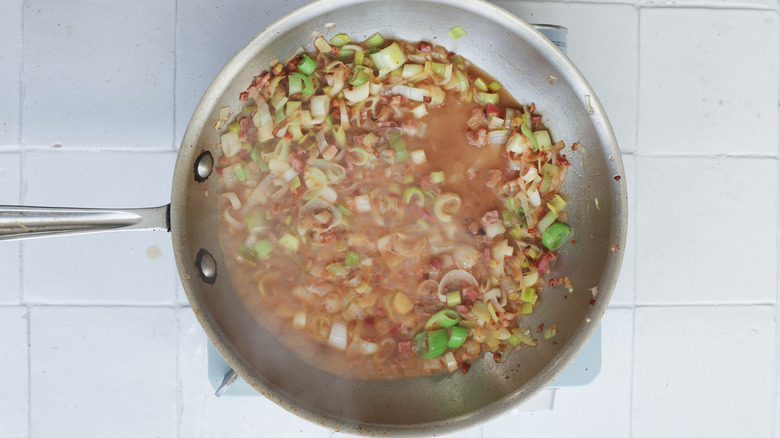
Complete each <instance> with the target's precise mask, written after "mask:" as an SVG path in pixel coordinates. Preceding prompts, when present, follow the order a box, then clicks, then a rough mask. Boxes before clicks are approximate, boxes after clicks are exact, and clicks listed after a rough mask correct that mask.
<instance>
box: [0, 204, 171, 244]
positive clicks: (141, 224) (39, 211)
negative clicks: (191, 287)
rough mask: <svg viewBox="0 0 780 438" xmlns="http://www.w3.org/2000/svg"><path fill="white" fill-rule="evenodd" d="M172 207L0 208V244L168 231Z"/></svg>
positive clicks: (169, 229) (6, 206)
mask: <svg viewBox="0 0 780 438" xmlns="http://www.w3.org/2000/svg"><path fill="white" fill-rule="evenodd" d="M170 211H171V205H170V204H167V205H163V206H160V207H152V208H131V209H125V210H103V209H97V208H59V207H23V206H8V205H2V206H0V240H18V239H30V238H35V237H47V236H52V235H60V234H83V233H98V232H104V231H121V230H165V231H171V221H170Z"/></svg>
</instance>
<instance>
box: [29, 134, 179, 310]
mask: <svg viewBox="0 0 780 438" xmlns="http://www.w3.org/2000/svg"><path fill="white" fill-rule="evenodd" d="M175 159H176V154H175V153H173V152H171V151H167V152H144V153H137V152H116V151H103V152H67V151H66V149H65V148H63V149H60V150H56V151H40V152H39V151H36V152H29V153H27V154H26V155H25V158H24V163H23V168H24V179H25V181H24V187H25V189H24V193H23V199H22V200H23V202H24V203H25V204H28V205H43V206H52V205H54V206H68V207H92V208H130V207H153V206H159V205H164V204H166V203H168V202H170V188H171V181H172V174H173V169H174V162H175ZM74 169H81V170H79V171H74ZM22 266H23V269H24V279H23V282H24V294H25V298H26V299H27V300H28V301H30V302H35V303H76V304H84V303H127V304H166V303H172V302H173V301H174V299H175V287H176V286H175V284H176V282H178V281H179V280H178V271H177V269H176V264H175V260H174V256H173V245H172V241H171V235H170V233H166V232H163V231H154V232H152V231H118V232H111V233H98V234H91V235H79V236H61V237H52V238H47V239H35V240H31V241H27V242H24V243H22Z"/></svg>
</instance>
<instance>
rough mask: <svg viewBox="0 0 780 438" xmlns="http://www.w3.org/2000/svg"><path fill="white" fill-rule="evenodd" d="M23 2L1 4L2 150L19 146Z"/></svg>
mask: <svg viewBox="0 0 780 438" xmlns="http://www.w3.org/2000/svg"><path fill="white" fill-rule="evenodd" d="M22 3H23V2H22V0H0V10H2V11H3V25H2V26H0V147H2V146H9V145H10V146H13V147H16V146H17V145H18V144H19V121H20V120H19V102H20V100H21V96H22V89H21V82H20V74H21V68H22Z"/></svg>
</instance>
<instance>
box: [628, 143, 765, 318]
mask: <svg viewBox="0 0 780 438" xmlns="http://www.w3.org/2000/svg"><path fill="white" fill-rule="evenodd" d="M637 174H638V178H639V180H638V183H639V184H638V187H637V197H638V199H639V200H640V201H639V202H638V203H637V214H636V216H637V219H636V220H637V225H636V229H637V238H636V246H637V255H636V258H637V263H641V266H638V269H637V274H636V284H637V301H638V302H639V303H642V304H680V303H711V304H725V303H769V302H774V301H775V299H776V296H777V207H778V199H777V161H776V160H774V159H768V158H764V159H762V158H726V157H720V158H710V157H698V158H697V157H642V156H639V157H638V158H637ZM735 233H737V235H738V236H739V237H738V238H737V240H735V239H734V238H733V236H734V235H735Z"/></svg>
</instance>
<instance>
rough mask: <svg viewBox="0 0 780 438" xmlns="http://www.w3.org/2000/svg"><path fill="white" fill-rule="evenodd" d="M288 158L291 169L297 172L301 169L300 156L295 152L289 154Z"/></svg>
mask: <svg viewBox="0 0 780 438" xmlns="http://www.w3.org/2000/svg"><path fill="white" fill-rule="evenodd" d="M289 160H290V165H291V166H292V168H293V170H295V171H296V172H298V173H300V172H301V171H302V170H303V159H301V157H299V156H298V155H296V154H290V157H289Z"/></svg>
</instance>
